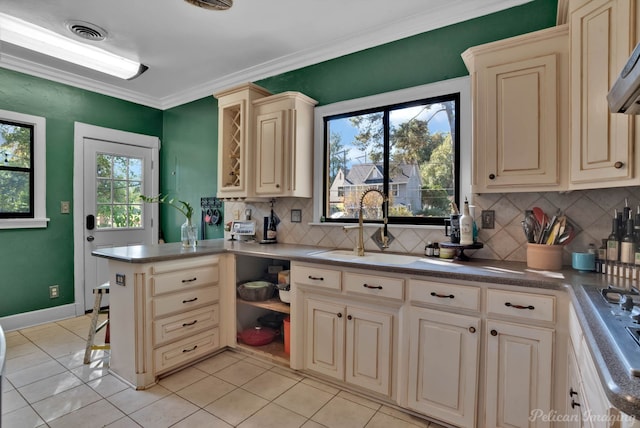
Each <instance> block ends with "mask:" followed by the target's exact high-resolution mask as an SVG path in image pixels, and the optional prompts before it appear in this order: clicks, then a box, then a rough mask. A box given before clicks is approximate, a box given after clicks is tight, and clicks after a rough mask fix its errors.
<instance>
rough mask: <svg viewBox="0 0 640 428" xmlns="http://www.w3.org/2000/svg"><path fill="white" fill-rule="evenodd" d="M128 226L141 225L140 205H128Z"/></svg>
mask: <svg viewBox="0 0 640 428" xmlns="http://www.w3.org/2000/svg"><path fill="white" fill-rule="evenodd" d="M129 227H142V205H129Z"/></svg>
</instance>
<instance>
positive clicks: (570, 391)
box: [569, 387, 578, 397]
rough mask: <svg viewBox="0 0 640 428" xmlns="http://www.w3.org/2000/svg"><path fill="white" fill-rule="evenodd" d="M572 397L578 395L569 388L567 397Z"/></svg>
mask: <svg viewBox="0 0 640 428" xmlns="http://www.w3.org/2000/svg"><path fill="white" fill-rule="evenodd" d="M574 395H578V393H577V392H576V391H574V390H573V387H571V388H569V397H573V396H574Z"/></svg>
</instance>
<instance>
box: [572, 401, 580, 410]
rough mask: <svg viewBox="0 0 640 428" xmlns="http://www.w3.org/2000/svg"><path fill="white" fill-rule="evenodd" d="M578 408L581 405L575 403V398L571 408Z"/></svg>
mask: <svg viewBox="0 0 640 428" xmlns="http://www.w3.org/2000/svg"><path fill="white" fill-rule="evenodd" d="M576 407H580V403H578V402H576V401H574V400H573V398H572V399H571V408H572V409H575V408H576Z"/></svg>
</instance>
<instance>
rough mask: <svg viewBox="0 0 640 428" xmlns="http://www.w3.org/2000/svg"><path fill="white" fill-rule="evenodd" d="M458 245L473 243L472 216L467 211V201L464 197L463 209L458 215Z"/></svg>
mask: <svg viewBox="0 0 640 428" xmlns="http://www.w3.org/2000/svg"><path fill="white" fill-rule="evenodd" d="M460 245H473V217H471V214H470V213H469V201H467V198H465V199H464V209H463V211H462V217H460Z"/></svg>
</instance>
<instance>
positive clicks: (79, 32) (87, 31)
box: [67, 21, 107, 42]
mask: <svg viewBox="0 0 640 428" xmlns="http://www.w3.org/2000/svg"><path fill="white" fill-rule="evenodd" d="M67 28H68V29H69V31H71V32H72V33H73V34H75V35H76V36H78V37H81V38H83V39H85V40H91V41H94V42H99V41H101V40H104V39H106V38H107V31H106V30H104V29H102V28H100V27H98V26H97V25H95V24H91V23H89V22H83V21H68V22H67Z"/></svg>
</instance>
